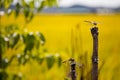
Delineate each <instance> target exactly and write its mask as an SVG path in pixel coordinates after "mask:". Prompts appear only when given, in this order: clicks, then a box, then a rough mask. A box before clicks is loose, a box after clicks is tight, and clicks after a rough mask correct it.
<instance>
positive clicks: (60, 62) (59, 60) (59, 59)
mask: <svg viewBox="0 0 120 80" xmlns="http://www.w3.org/2000/svg"><path fill="white" fill-rule="evenodd" d="M57 62H58V67H60V66H61V64H62V58H61V57H60V56H59V57H58V59H57Z"/></svg>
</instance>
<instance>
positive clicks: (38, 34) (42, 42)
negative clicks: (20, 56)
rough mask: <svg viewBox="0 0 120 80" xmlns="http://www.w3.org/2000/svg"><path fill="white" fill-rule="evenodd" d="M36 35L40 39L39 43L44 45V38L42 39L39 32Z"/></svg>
mask: <svg viewBox="0 0 120 80" xmlns="http://www.w3.org/2000/svg"><path fill="white" fill-rule="evenodd" d="M36 34H37V36H38V37H39V38H40V43H41V44H42V45H44V44H45V37H44V35H43V34H42V33H40V32H37V33H36Z"/></svg>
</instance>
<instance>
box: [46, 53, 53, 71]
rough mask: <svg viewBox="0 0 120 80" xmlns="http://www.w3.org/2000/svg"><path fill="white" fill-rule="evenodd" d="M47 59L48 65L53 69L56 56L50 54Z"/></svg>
mask: <svg viewBox="0 0 120 80" xmlns="http://www.w3.org/2000/svg"><path fill="white" fill-rule="evenodd" d="M46 61H47V67H48V69H51V68H52V66H53V65H54V63H55V58H54V56H53V55H48V56H47V57H46Z"/></svg>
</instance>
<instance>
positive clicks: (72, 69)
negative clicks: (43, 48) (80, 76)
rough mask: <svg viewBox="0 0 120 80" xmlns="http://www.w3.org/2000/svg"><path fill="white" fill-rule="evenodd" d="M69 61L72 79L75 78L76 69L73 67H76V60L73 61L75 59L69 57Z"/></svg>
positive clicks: (74, 79)
mask: <svg viewBox="0 0 120 80" xmlns="http://www.w3.org/2000/svg"><path fill="white" fill-rule="evenodd" d="M69 61H70V62H71V63H70V66H71V79H72V80H76V69H75V67H76V62H75V60H74V59H72V58H71V59H69Z"/></svg>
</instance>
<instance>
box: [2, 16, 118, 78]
mask: <svg viewBox="0 0 120 80" xmlns="http://www.w3.org/2000/svg"><path fill="white" fill-rule="evenodd" d="M85 20H89V21H96V22H98V27H99V68H100V66H101V65H102V64H103V63H104V66H103V67H102V69H101V70H100V74H99V80H119V79H120V76H119V75H120V14H108V15H107V14H106V15H99V14H36V15H35V16H34V18H33V20H32V21H31V22H30V23H28V24H25V20H24V17H23V15H22V14H21V15H20V16H19V17H18V18H17V19H15V18H14V16H13V15H11V16H9V17H7V16H2V17H1V24H2V25H8V24H17V25H19V26H20V28H21V30H25V31H28V32H36V31H40V32H42V33H43V34H44V36H45V38H46V43H45V45H44V46H42V47H41V50H46V53H41V54H44V55H46V54H47V53H49V54H55V55H56V56H57V55H58V54H59V55H60V56H62V60H63V61H64V60H66V59H69V58H71V56H72V57H74V58H75V59H76V61H78V63H80V62H81V61H80V60H79V56H80V55H84V54H85V53H87V54H88V58H87V61H88V63H89V66H90V65H91V55H92V36H91V33H90V28H91V27H92V25H91V24H89V23H85V22H84V21H85ZM9 55H10V54H9ZM89 66H88V67H89ZM89 69H90V67H89ZM11 70H12V71H11ZM78 70H79V69H78ZM17 71H20V72H22V73H23V77H24V78H23V80H64V78H65V77H67V73H68V72H69V70H67V67H66V66H65V64H62V66H61V67H60V68H58V67H57V65H56V64H55V65H54V67H52V69H50V70H48V69H47V68H46V63H45V62H44V63H42V65H39V64H37V63H35V62H33V61H31V63H30V64H27V65H25V66H20V68H14V67H12V66H11V67H10V68H8V72H9V73H11V72H13V73H15V72H17ZM85 74H86V73H85ZM78 75H79V71H78ZM78 80H79V79H78Z"/></svg>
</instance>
